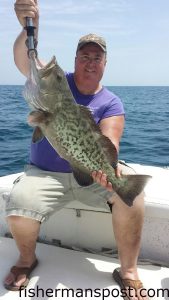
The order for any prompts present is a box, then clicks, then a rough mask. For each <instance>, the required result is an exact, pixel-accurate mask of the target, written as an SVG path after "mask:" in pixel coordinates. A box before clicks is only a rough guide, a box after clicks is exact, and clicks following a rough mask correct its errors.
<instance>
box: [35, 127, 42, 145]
mask: <svg viewBox="0 0 169 300" xmlns="http://www.w3.org/2000/svg"><path fill="white" fill-rule="evenodd" d="M43 137H44V135H43V133H42V130H41V129H40V128H39V127H35V129H34V132H33V136H32V142H33V143H36V142H38V141H40V140H42V139H43Z"/></svg>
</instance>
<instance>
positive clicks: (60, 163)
mask: <svg viewBox="0 0 169 300" xmlns="http://www.w3.org/2000/svg"><path fill="white" fill-rule="evenodd" d="M66 78H67V81H68V83H69V86H70V89H71V91H72V94H73V96H74V99H75V101H76V102H77V103H78V104H81V105H84V106H86V107H88V109H89V110H90V111H91V113H92V115H93V118H94V120H95V122H96V123H97V124H98V123H99V122H100V121H101V120H102V119H104V118H107V117H111V116H119V115H123V114H124V108H123V104H122V102H121V100H120V99H119V98H118V97H117V96H116V95H114V94H113V93H112V92H110V91H109V90H108V89H107V88H105V87H103V88H102V89H101V90H100V91H99V92H98V93H97V94H94V95H83V94H81V93H80V92H79V90H78V89H77V87H76V85H75V82H74V78H73V73H66ZM30 164H32V165H35V166H37V167H38V168H40V169H42V170H45V171H53V172H63V173H71V172H72V170H71V167H70V165H69V163H68V162H67V161H66V160H64V159H62V158H61V157H60V156H59V155H58V153H57V152H56V151H55V150H54V149H53V147H52V146H51V145H50V143H49V142H48V140H47V139H46V138H45V137H44V138H43V139H42V140H40V141H38V142H36V143H33V142H32V143H31V152H30Z"/></svg>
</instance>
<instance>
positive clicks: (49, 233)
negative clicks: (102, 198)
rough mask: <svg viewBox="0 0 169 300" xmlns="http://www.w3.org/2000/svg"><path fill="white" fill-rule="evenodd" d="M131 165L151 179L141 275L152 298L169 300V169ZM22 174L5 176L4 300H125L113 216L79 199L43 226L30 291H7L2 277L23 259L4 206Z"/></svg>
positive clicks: (1, 200)
mask: <svg viewBox="0 0 169 300" xmlns="http://www.w3.org/2000/svg"><path fill="white" fill-rule="evenodd" d="M129 166H131V167H132V168H134V169H135V170H136V172H137V173H138V174H147V175H151V176H152V179H151V180H150V181H149V182H148V184H147V186H146V187H145V220H144V227H143V233H142V241H141V249H140V256H139V262H138V270H139V275H140V278H141V280H142V281H143V283H144V287H145V288H146V289H147V290H148V293H149V294H148V295H149V297H150V299H151V298H152V297H153V296H154V297H153V299H158V300H159V299H169V238H168V234H169V191H168V184H169V169H167V168H162V167H155V166H146V165H141V164H129ZM21 174H22V173H16V174H11V175H7V176H2V177H0V270H1V272H0V299H10V297H12V299H30V298H32V297H33V299H49V298H50V299H79V298H80V299H95V298H96V297H97V299H102V300H104V299H119V300H120V299H123V298H122V297H121V291H120V289H119V287H118V286H117V284H116V283H115V281H114V280H113V279H112V271H113V270H114V269H115V268H116V267H118V266H119V260H118V255H117V247H116V242H115V239H114V236H113V233H112V225H111V214H110V213H108V212H107V211H106V210H104V209H97V208H91V207H89V206H87V205H84V204H82V203H80V202H77V201H73V202H72V203H71V204H69V205H67V206H66V207H65V208H63V209H62V210H60V211H59V212H57V213H55V214H54V215H53V216H52V217H51V218H50V219H49V220H48V221H46V222H45V223H43V224H42V226H41V231H40V234H39V239H38V243H37V256H38V259H39V262H40V263H39V265H38V266H37V268H36V269H35V270H34V271H33V273H32V277H31V280H30V283H29V285H28V287H27V289H26V290H22V291H19V292H11V291H7V290H5V288H4V287H3V284H2V282H3V278H4V277H5V276H6V274H7V272H8V270H9V268H10V267H11V266H12V265H13V264H14V263H15V261H16V260H17V256H18V250H17V247H16V245H15V242H14V240H13V239H12V238H11V235H10V233H9V229H8V225H7V223H6V220H5V202H6V201H8V195H9V193H10V190H11V188H12V186H13V182H14V180H15V179H16V178H17V177H18V176H20V175H21ZM65 220H66V221H65Z"/></svg>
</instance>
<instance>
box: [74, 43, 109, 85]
mask: <svg viewBox="0 0 169 300" xmlns="http://www.w3.org/2000/svg"><path fill="white" fill-rule="evenodd" d="M105 65H106V55H105V53H104V52H103V51H102V49H101V48H100V47H99V46H98V45H96V44H94V43H90V44H87V45H85V46H84V47H82V48H81V49H80V50H79V51H78V52H77V56H76V58H75V75H76V78H77V79H78V81H80V82H81V83H82V82H84V84H85V83H87V82H89V83H90V84H92V83H93V84H96V83H99V82H100V80H101V78H102V76H103V73H104V69H105Z"/></svg>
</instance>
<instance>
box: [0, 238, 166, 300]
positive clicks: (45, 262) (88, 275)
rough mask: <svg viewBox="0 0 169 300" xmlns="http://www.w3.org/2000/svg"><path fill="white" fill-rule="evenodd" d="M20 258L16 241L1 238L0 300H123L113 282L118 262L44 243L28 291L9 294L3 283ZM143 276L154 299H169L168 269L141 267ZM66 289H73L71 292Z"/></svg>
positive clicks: (149, 265) (38, 254) (38, 252)
mask: <svg viewBox="0 0 169 300" xmlns="http://www.w3.org/2000/svg"><path fill="white" fill-rule="evenodd" d="M17 256H18V252H17V248H16V246H15V242H14V240H13V239H11V238H5V237H1V238H0V270H1V272H0V299H2V300H9V299H13V300H15V299H17V300H20V299H21V300H22V299H34V300H36V299H37V300H40V299H44V300H47V299H102V300H105V299H109V300H110V299H117V300H122V299H123V298H122V297H121V296H120V295H121V292H120V289H119V287H118V286H117V284H116V283H115V282H114V281H113V279H112V271H113V269H115V268H117V267H118V266H119V261H118V259H115V258H111V257H106V256H102V255H98V254H92V253H85V252H80V251H74V250H69V249H65V248H61V247H56V246H52V245H46V244H42V243H38V244H37V256H38V259H39V265H38V266H37V268H36V269H35V270H34V271H33V273H32V278H31V280H30V283H29V285H28V287H27V289H26V290H24V291H22V292H11V291H7V290H6V289H5V288H4V287H3V284H2V281H3V278H4V277H5V276H6V274H7V272H8V271H9V269H10V267H11V266H12V265H13V264H14V263H15V261H16V260H17ZM139 274H140V278H141V279H142V281H143V283H144V287H145V288H147V289H149V295H150V297H151V298H150V299H158V300H160V299H165V300H166V299H169V295H168V294H169V269H168V268H166V267H161V266H155V265H151V264H144V265H140V264H139ZM65 289H70V290H69V293H68V291H67V290H65ZM96 289H97V290H96ZM159 289H160V290H159ZM161 289H162V290H161ZM164 289H166V290H165V291H164ZM163 293H164V295H163ZM153 294H154V295H155V296H154V298H152V295H153Z"/></svg>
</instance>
